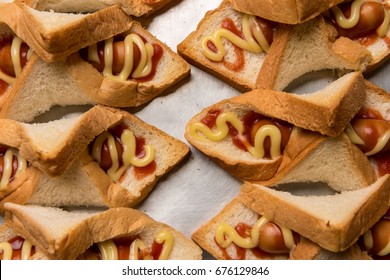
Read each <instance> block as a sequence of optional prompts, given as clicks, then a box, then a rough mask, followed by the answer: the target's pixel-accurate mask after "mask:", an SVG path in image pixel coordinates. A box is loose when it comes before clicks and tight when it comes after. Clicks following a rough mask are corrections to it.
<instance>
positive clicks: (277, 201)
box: [240, 170, 390, 252]
mask: <svg viewBox="0 0 390 280" xmlns="http://www.w3.org/2000/svg"><path fill="white" fill-rule="evenodd" d="M332 175H333V176H334V177H337V175H338V177H342V176H345V175H344V173H342V172H340V173H337V170H336V173H335V172H334V173H333V174H332ZM389 195H390V175H385V176H383V177H381V178H379V179H378V180H377V181H375V183H373V184H372V185H370V186H369V187H366V188H364V189H360V190H355V191H344V192H342V193H337V194H331V195H316V194H315V192H314V193H312V194H311V195H304V196H301V195H297V194H294V192H293V191H292V193H290V192H287V191H283V190H275V189H273V188H269V187H265V186H262V185H256V184H250V183H246V184H244V186H243V188H242V189H241V193H240V196H241V197H242V201H243V202H244V204H245V205H247V206H248V207H250V208H251V209H254V210H255V211H256V212H258V213H260V214H262V215H264V216H265V217H266V218H267V219H270V220H272V221H275V222H276V223H278V224H280V225H283V226H285V227H288V228H290V229H291V230H293V231H295V232H297V233H299V234H300V235H302V236H303V237H305V238H307V239H310V240H311V241H313V242H315V243H317V244H319V245H320V246H321V247H323V248H324V249H327V250H329V251H332V252H340V251H344V250H346V249H347V248H349V247H350V246H351V245H352V244H354V243H355V242H356V241H357V240H358V238H359V237H360V236H361V235H362V234H363V233H365V232H366V231H367V230H368V229H369V228H371V227H372V226H373V225H374V224H375V223H376V222H377V221H378V220H379V219H380V218H381V216H382V215H383V214H384V213H386V211H387V209H388V202H389ZM292 217H293V218H292Z"/></svg>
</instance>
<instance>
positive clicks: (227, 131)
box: [185, 73, 366, 181]
mask: <svg viewBox="0 0 390 280" xmlns="http://www.w3.org/2000/svg"><path fill="white" fill-rule="evenodd" d="M362 86H363V79H362V77H361V75H360V73H351V74H347V75H345V76H344V77H343V78H340V79H339V80H338V81H336V82H334V83H333V84H331V85H330V86H329V87H327V88H324V89H323V90H321V91H319V92H316V93H313V94H307V95H304V96H298V95H294V94H289V93H284V92H276V91H271V90H255V91H252V92H248V93H244V94H242V95H240V96H237V97H234V98H231V99H227V100H223V101H221V102H218V103H217V104H214V105H212V106H210V107H209V108H206V109H204V110H203V111H202V112H200V113H199V114H197V115H196V116H194V117H193V118H192V119H191V120H190V121H189V122H188V123H187V126H186V132H185V137H186V139H187V140H188V141H189V142H190V143H191V144H192V145H194V146H195V147H196V148H198V149H199V150H201V151H202V152H203V153H205V154H206V155H208V156H210V157H211V158H212V159H214V160H216V162H217V163H218V164H219V165H221V166H222V167H223V168H225V169H226V170H227V171H228V172H229V173H231V174H232V175H234V176H236V177H237V178H239V179H242V180H255V181H258V180H268V179H270V178H272V176H274V175H275V173H276V171H277V170H278V168H279V166H280V164H281V162H282V161H283V159H284V160H285V161H290V160H292V159H294V157H297V156H298V154H300V153H301V152H303V151H305V150H308V151H311V150H312V149H313V148H314V147H315V146H316V145H318V144H319V143H320V142H323V141H325V140H326V138H325V137H322V136H321V135H320V134H318V133H313V132H308V131H305V130H302V129H301V128H305V129H310V130H314V131H317V132H318V131H320V132H321V133H323V134H328V135H332V136H337V135H339V134H341V133H342V132H343V130H344V128H345V126H346V125H347V124H348V123H349V121H350V119H351V118H352V117H353V116H354V115H355V114H356V112H357V111H358V110H359V108H360V106H361V104H362V102H363V99H362V98H364V88H362ZM324 96H327V98H328V100H330V99H331V100H333V101H332V103H327V102H324V100H327V98H324ZM330 96H332V97H331V98H330ZM347 100H349V101H347ZM353 107H354V109H353ZM302 108H305V109H304V110H305V111H306V114H307V115H310V116H312V117H313V119H315V120H316V121H312V119H309V118H308V117H307V116H306V114H302ZM335 116H337V117H336V118H337V119H334V117H335ZM340 116H342V118H339V117H340ZM318 120H321V121H318ZM285 156H286V157H285ZM360 157H362V158H364V156H363V155H361V156H360ZM365 162H366V161H365Z"/></svg>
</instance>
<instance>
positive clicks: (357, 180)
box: [261, 134, 376, 192]
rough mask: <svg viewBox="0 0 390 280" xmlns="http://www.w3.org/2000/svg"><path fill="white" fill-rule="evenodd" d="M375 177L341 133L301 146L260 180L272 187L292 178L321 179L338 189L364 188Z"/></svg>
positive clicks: (365, 160)
mask: <svg viewBox="0 0 390 280" xmlns="http://www.w3.org/2000/svg"><path fill="white" fill-rule="evenodd" d="M313 146H314V145H313ZM336 174H340V176H335V175H336ZM341 174H342V175H341ZM375 180H376V174H375V171H374V168H373V167H372V166H371V165H370V163H369V160H368V159H367V157H366V156H365V155H364V154H363V153H362V152H361V151H360V150H359V149H358V148H357V147H356V146H355V145H353V144H352V143H351V142H350V140H349V138H348V137H347V136H346V135H345V134H342V135H341V136H339V137H337V138H333V137H328V138H327V139H326V140H325V141H322V142H318V143H317V145H315V146H314V147H312V149H311V150H308V149H306V150H303V151H302V153H300V154H298V155H296V156H295V157H294V158H292V159H291V160H288V161H287V162H286V163H282V164H281V166H280V168H279V170H278V173H276V174H275V176H274V177H273V178H271V179H270V180H268V181H264V182H261V184H263V185H265V186H269V187H272V186H276V185H279V184H287V183H293V182H294V183H295V182H323V183H326V184H328V185H329V187H331V188H332V189H334V190H336V191H340V192H341V191H351V190H359V189H363V188H366V187H367V186H368V185H371V184H372V183H374V182H375Z"/></svg>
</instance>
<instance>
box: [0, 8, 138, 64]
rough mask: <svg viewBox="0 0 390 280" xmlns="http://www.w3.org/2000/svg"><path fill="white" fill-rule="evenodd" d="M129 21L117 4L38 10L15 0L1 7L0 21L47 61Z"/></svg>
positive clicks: (105, 35) (103, 36)
mask: <svg viewBox="0 0 390 280" xmlns="http://www.w3.org/2000/svg"><path fill="white" fill-rule="evenodd" d="M131 21H132V19H131V17H130V16H128V15H127V14H126V13H125V12H123V11H122V10H121V9H120V7H118V6H111V7H107V8H105V9H103V10H100V11H97V12H95V13H90V14H80V13H76V14H71V13H56V12H52V11H49V12H46V11H38V10H35V9H32V8H30V7H28V6H27V5H25V4H23V3H20V2H18V1H15V2H12V3H7V4H4V5H2V6H0V22H4V23H6V24H7V25H9V26H10V28H11V29H12V30H13V31H14V32H15V34H16V35H17V36H18V37H20V38H21V39H22V40H23V41H24V42H26V43H27V44H28V45H29V46H30V47H31V48H32V49H33V50H34V51H35V52H36V53H37V54H38V55H39V56H40V57H41V58H42V59H44V60H46V61H49V62H52V61H55V60H58V59H60V58H61V57H65V56H68V55H70V54H71V53H73V52H76V51H78V50H79V49H81V48H83V47H86V46H89V45H91V44H93V43H96V42H98V41H101V40H105V39H107V38H109V37H112V36H114V35H116V34H119V33H121V32H124V31H125V30H127V29H128V28H129V27H130V24H131Z"/></svg>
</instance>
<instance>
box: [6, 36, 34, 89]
mask: <svg viewBox="0 0 390 280" xmlns="http://www.w3.org/2000/svg"><path fill="white" fill-rule="evenodd" d="M22 44H23V41H22V39H20V38H19V37H14V38H13V39H12V43H11V60H12V64H13V66H14V71H15V77H12V76H10V75H8V74H6V73H4V72H3V71H1V69H0V79H1V80H3V81H4V82H6V83H7V84H9V85H12V84H14V83H15V81H16V78H17V77H18V76H19V75H20V73H21V72H22V63H21V61H20V49H21V46H22ZM31 55H32V51H31V49H29V51H28V53H27V60H29V59H30V57H31Z"/></svg>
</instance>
